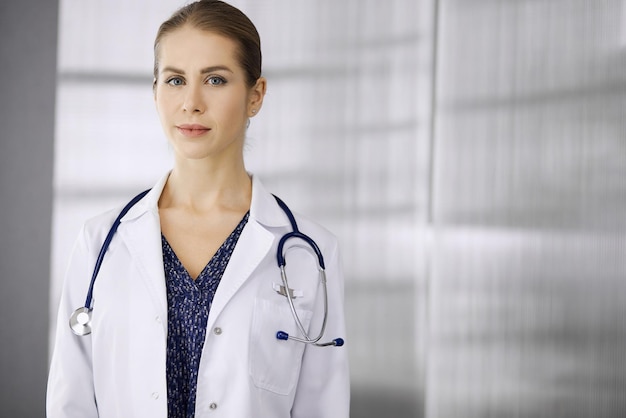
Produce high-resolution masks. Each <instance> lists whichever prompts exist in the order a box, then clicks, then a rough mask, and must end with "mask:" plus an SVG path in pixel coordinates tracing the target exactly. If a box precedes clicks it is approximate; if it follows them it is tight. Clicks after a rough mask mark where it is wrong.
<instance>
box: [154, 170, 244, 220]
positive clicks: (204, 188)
mask: <svg viewBox="0 0 626 418" xmlns="http://www.w3.org/2000/svg"><path fill="white" fill-rule="evenodd" d="M251 197H252V181H251V179H250V176H249V175H248V173H247V172H246V170H245V167H244V164H243V161H240V162H238V163H236V164H230V165H220V166H219V167H217V166H215V165H209V164H206V162H202V161H194V160H186V161H176V163H175V165H174V168H173V169H172V172H171V173H170V175H169V177H168V179H167V183H166V184H165V188H164V189H163V193H162V194H161V198H160V200H159V207H161V208H166V207H180V208H188V209H192V210H195V211H207V210H212V209H215V208H227V209H235V210H237V209H245V210H247V209H248V208H249V207H250V201H251Z"/></svg>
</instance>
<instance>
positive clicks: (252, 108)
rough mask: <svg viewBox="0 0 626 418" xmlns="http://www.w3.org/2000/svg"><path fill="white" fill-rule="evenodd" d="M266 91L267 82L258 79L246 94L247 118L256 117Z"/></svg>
mask: <svg viewBox="0 0 626 418" xmlns="http://www.w3.org/2000/svg"><path fill="white" fill-rule="evenodd" d="M266 90H267V80H266V79H265V77H259V79H258V80H257V81H256V83H255V84H254V86H252V87H251V88H250V91H249V93H248V117H249V118H251V117H253V116H256V115H257V114H258V113H259V111H260V110H261V107H262V106H263V98H264V97H265V91H266Z"/></svg>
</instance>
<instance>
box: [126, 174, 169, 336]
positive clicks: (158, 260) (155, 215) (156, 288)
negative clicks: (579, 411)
mask: <svg viewBox="0 0 626 418" xmlns="http://www.w3.org/2000/svg"><path fill="white" fill-rule="evenodd" d="M168 176H169V173H167V174H166V175H165V176H163V177H162V178H161V179H160V180H159V181H158V182H157V183H156V184H155V185H154V187H153V188H152V190H150V192H149V193H148V194H147V195H146V196H145V197H144V198H143V199H141V200H140V201H139V202H138V203H137V204H135V206H133V207H132V208H131V209H130V210H129V211H128V213H127V214H126V215H125V216H124V217H123V218H122V223H121V224H120V228H119V229H118V234H119V235H120V237H121V238H122V240H123V241H124V243H125V244H126V247H127V248H128V252H129V253H130V256H131V258H132V260H133V262H134V263H135V265H136V267H137V271H138V272H139V275H140V276H141V280H142V281H143V282H144V284H145V286H146V289H147V294H148V295H149V296H150V300H151V301H152V303H153V304H154V306H155V308H156V309H157V311H158V313H159V316H160V317H161V318H167V295H166V290H165V272H164V270H163V248H162V245H161V221H160V219H159V208H158V201H159V197H160V196H161V192H162V191H163V187H164V186H165V183H166V181H167V178H168ZM161 323H162V324H163V326H164V327H167V320H165V321H161ZM165 331H167V329H166V328H165Z"/></svg>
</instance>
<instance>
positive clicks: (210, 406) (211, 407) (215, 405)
mask: <svg viewBox="0 0 626 418" xmlns="http://www.w3.org/2000/svg"><path fill="white" fill-rule="evenodd" d="M209 408H210V409H217V404H216V403H215V402H211V405H209Z"/></svg>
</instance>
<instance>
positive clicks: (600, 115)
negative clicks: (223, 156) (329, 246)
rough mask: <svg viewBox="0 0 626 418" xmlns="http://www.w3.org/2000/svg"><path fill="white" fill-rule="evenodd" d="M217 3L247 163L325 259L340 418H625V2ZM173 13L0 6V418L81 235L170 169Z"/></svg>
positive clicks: (68, 2) (105, 4) (40, 391)
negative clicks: (249, 93) (334, 247)
mask: <svg viewBox="0 0 626 418" xmlns="http://www.w3.org/2000/svg"><path fill="white" fill-rule="evenodd" d="M37 3H39V4H37ZM231 3H232V4H233V5H235V6H237V7H239V8H241V9H242V10H243V11H244V12H245V13H246V14H247V15H248V16H249V17H250V18H251V19H252V20H253V22H254V23H255V24H256V26H257V28H258V30H259V32H260V35H261V39H262V43H263V54H264V75H265V76H266V77H267V78H268V82H269V87H268V94H267V97H266V100H265V104H264V107H263V110H262V112H261V114H260V115H259V116H258V117H256V118H254V119H253V120H252V124H251V126H250V129H249V132H248V133H249V138H248V139H247V141H248V142H247V149H246V159H247V165H248V169H249V170H250V171H252V172H254V173H255V174H257V175H258V176H260V177H261V178H262V179H263V181H264V183H265V184H266V186H267V187H268V188H269V189H270V190H272V191H273V192H274V193H276V194H278V195H280V196H281V197H283V198H284V199H285V200H286V201H287V202H289V205H290V206H291V207H292V208H294V209H295V210H297V211H299V212H301V213H304V214H306V215H308V216H310V217H313V218H314V219H316V220H318V221H320V222H321V223H322V224H324V225H325V226H327V227H328V228H329V229H331V230H332V231H333V232H334V233H335V234H336V235H337V236H338V237H339V239H340V242H341V248H342V252H343V262H344V270H345V273H346V315H347V321H348V323H347V325H348V334H347V336H346V340H347V348H348V350H349V353H350V359H351V374H352V376H351V377H352V416H353V417H357V418H359V417H363V418H370V417H379V416H393V417H420V418H421V417H426V418H449V417H450V418H452V417H459V416H463V417H470V418H471V417H555V418H558V417H567V418H578V417H580V418H587V417H620V416H626V395H625V393H626V327H625V325H624V324H625V323H626V257H625V251H626V234H625V233H626V181H625V180H624V179H625V176H626V117H625V116H626V114H625V112H626V72H625V71H624V68H626V67H625V64H626V0H598V1H596V0H593V1H590V0H542V1H537V0H388V1H385V2H382V1H375V0H316V1H315V2H312V1H310V2H294V1H289V0H261V1H259V0H232V1H231ZM182 4H183V3H182V2H181V0H161V1H149V0H134V1H132V2H127V1H123V0H106V1H105V0H58V1H49V0H47V1H43V0H40V1H36V2H34V4H33V2H29V3H24V4H21V3H20V5H18V3H17V2H13V3H8V2H3V4H2V5H1V6H0V12H1V13H0V19H1V20H0V23H1V24H0V34H2V35H3V36H0V51H1V59H2V62H3V64H4V67H5V71H6V73H5V79H4V83H0V94H1V95H2V96H1V97H4V98H5V99H4V100H3V105H2V110H1V111H0V123H2V125H1V126H3V127H5V129H3V133H2V140H1V143H0V147H1V148H0V150H1V152H0V196H1V198H0V214H1V215H2V219H0V230H2V231H4V238H5V239H4V240H3V241H4V242H3V244H2V247H1V248H2V251H0V321H1V322H0V332H1V334H0V337H1V338H2V341H3V342H4V344H3V347H2V350H1V354H0V365H1V369H0V373H1V375H2V376H3V382H2V383H0V389H1V390H0V411H2V416H5V415H6V416H13V417H34V416H43V411H44V393H45V379H46V374H47V361H48V355H49V351H48V350H49V347H48V344H49V339H50V337H51V335H52V334H51V330H52V329H53V327H54V318H55V312H56V307H57V303H58V297H59V290H60V285H61V282H62V279H63V272H64V269H65V266H66V264H67V261H68V257H69V252H70V250H71V247H72V245H73V242H74V239H75V238H76V235H77V234H78V231H79V228H80V226H81V225H82V223H83V222H84V221H85V220H86V219H87V218H89V217H91V216H94V215H95V214H97V213H99V212H101V211H103V210H105V209H108V208H110V207H112V206H115V205H119V204H121V203H124V202H126V201H128V199H129V198H130V197H132V196H134V195H135V194H136V192H137V191H139V190H143V189H145V188H147V187H150V186H151V185H152V184H153V183H154V182H155V181H156V180H157V179H158V178H159V177H160V176H161V175H162V174H163V173H164V172H165V171H166V170H168V168H169V167H170V166H171V155H170V151H169V149H168V146H167V142H166V140H165V138H164V135H163V134H162V132H161V128H160V124H159V122H158V118H157V115H156V111H155V110H154V104H153V98H152V87H151V83H152V75H151V72H152V69H151V67H152V61H153V56H152V44H153V38H154V35H155V33H156V29H157V27H158V25H159V24H160V22H162V21H163V20H165V19H166V18H167V17H169V15H170V14H171V13H172V12H173V11H174V10H175V9H177V8H178V7H179V6H181V5H182ZM16 180H19V181H16ZM86 280H88V278H86Z"/></svg>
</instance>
